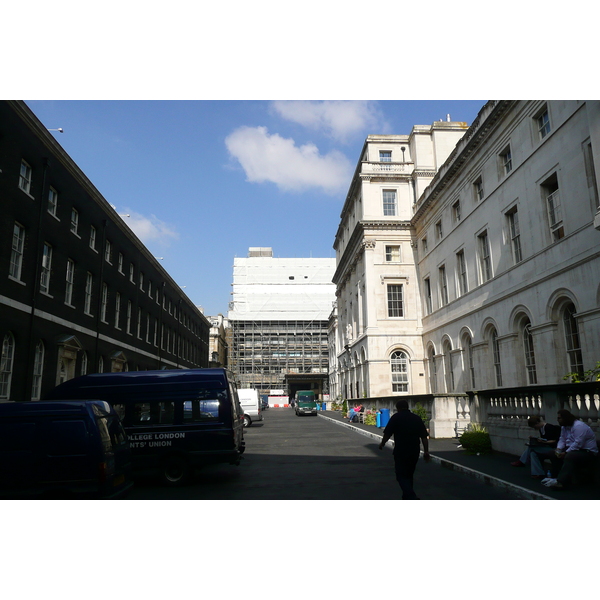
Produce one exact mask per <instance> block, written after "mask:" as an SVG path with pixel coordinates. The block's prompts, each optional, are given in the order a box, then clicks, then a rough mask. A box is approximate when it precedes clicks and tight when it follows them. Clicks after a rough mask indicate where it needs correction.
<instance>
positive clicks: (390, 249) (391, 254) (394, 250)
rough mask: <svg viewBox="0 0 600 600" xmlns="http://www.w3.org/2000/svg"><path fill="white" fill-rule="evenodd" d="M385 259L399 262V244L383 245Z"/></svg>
mask: <svg viewBox="0 0 600 600" xmlns="http://www.w3.org/2000/svg"><path fill="white" fill-rule="evenodd" d="M385 261H386V262H400V246H386V247H385Z"/></svg>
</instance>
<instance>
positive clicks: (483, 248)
mask: <svg viewBox="0 0 600 600" xmlns="http://www.w3.org/2000/svg"><path fill="white" fill-rule="evenodd" d="M477 238H478V240H479V268H480V272H481V283H485V282H486V281H488V280H489V279H491V278H492V261H491V256H490V241H489V239H488V234H487V231H484V232H483V233H481V234H479V235H478V236H477Z"/></svg>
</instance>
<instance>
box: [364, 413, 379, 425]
mask: <svg viewBox="0 0 600 600" xmlns="http://www.w3.org/2000/svg"><path fill="white" fill-rule="evenodd" d="M365 425H377V417H376V416H375V413H372V412H368V413H367V414H366V415H365Z"/></svg>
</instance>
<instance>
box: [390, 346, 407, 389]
mask: <svg viewBox="0 0 600 600" xmlns="http://www.w3.org/2000/svg"><path fill="white" fill-rule="evenodd" d="M390 366H391V369H392V392H394V393H396V392H408V357H407V356H406V353H405V352H402V351H401V350H396V352H393V353H392V356H391V357H390Z"/></svg>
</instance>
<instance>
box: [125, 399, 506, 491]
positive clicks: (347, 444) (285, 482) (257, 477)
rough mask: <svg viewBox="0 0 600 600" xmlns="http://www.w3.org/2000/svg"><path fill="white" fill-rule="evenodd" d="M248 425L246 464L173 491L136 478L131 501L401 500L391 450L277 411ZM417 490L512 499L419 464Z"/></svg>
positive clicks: (206, 473)
mask: <svg viewBox="0 0 600 600" xmlns="http://www.w3.org/2000/svg"><path fill="white" fill-rule="evenodd" d="M264 415H265V419H264V421H263V423H262V424H260V423H258V424H256V425H252V426H251V427H248V428H247V429H246V430H245V433H244V436H245V438H246V452H245V453H244V460H243V461H242V463H241V464H240V466H237V467H236V466H232V465H216V466H213V467H207V468H205V469H204V470H202V471H200V472H199V473H198V474H197V476H196V477H195V478H194V479H193V481H192V482H190V483H189V484H188V485H185V486H182V487H180V488H167V487H163V486H162V485H160V484H158V483H156V482H155V481H150V480H144V481H137V482H136V486H135V488H134V490H133V491H132V493H131V494H130V495H129V496H128V499H130V500H146V499H154V500H176V499H186V500H195V499H196V500H398V499H400V498H401V490H400V487H399V486H398V484H397V483H396V480H395V478H394V462H393V457H392V452H391V450H390V449H388V448H385V449H384V450H379V449H378V447H377V446H378V443H377V441H376V440H373V439H370V438H368V437H365V436H363V435H361V434H359V433H355V432H353V431H351V430H349V429H347V428H345V427H340V426H339V425H335V424H333V423H331V422H329V421H327V420H325V419H322V418H320V417H318V416H317V417H314V416H306V417H296V416H295V414H294V411H293V410H292V409H288V408H271V409H269V410H267V411H265V413H264ZM415 490H416V492H417V494H418V495H419V496H420V497H421V499H422V500H508V499H515V497H514V496H512V495H511V494H510V493H507V492H505V491H502V490H500V489H497V488H494V487H492V486H489V485H486V484H485V483H482V482H481V481H479V480H477V479H475V478H472V477H469V476H468V475H464V474H462V473H457V472H454V471H450V470H448V469H444V468H443V467H441V466H439V465H436V464H434V463H431V462H430V463H426V462H424V461H423V460H420V461H419V464H418V465H417V471H416V474H415Z"/></svg>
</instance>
